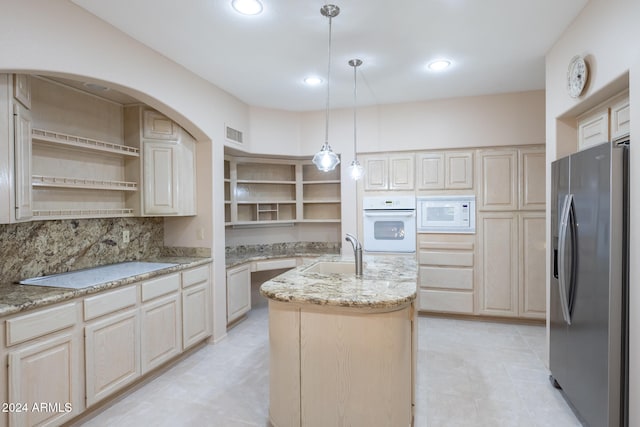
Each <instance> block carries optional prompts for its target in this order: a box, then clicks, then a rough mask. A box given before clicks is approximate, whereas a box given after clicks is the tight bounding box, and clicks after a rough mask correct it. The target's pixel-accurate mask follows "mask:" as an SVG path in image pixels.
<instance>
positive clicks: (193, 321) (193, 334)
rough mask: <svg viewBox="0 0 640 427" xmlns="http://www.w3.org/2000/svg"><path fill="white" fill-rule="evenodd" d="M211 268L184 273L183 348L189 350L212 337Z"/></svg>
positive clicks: (203, 267)
mask: <svg viewBox="0 0 640 427" xmlns="http://www.w3.org/2000/svg"><path fill="white" fill-rule="evenodd" d="M209 274H210V270H209V266H208V265H205V266H202V267H198V268H194V269H192V270H189V271H185V272H183V273H182V348H183V349H187V348H189V347H191V346H192V345H194V344H197V343H199V342H201V341H202V340H203V339H205V338H207V337H208V336H210V335H211V328H212V325H211V298H210V289H211V287H210V286H209V283H210V279H209Z"/></svg>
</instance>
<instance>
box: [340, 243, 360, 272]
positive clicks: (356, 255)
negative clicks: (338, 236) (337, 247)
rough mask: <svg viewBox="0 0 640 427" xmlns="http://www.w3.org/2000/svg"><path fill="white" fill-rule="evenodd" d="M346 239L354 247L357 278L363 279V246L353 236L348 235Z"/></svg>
mask: <svg viewBox="0 0 640 427" xmlns="http://www.w3.org/2000/svg"><path fill="white" fill-rule="evenodd" d="M344 239H345V240H346V241H347V242H349V243H351V246H353V254H354V255H355V257H356V277H362V245H361V244H360V242H359V241H358V239H357V238H356V236H354V235H353V234H349V233H347V236H346V237H345V238H344Z"/></svg>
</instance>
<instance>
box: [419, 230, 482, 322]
mask: <svg viewBox="0 0 640 427" xmlns="http://www.w3.org/2000/svg"><path fill="white" fill-rule="evenodd" d="M474 246H475V236H474V235H473V234H420V235H418V251H419V252H418V262H419V274H418V280H419V300H418V307H419V309H420V310H423V311H437V312H447V313H462V314H473V299H474V298H473V292H474V287H473V276H474Z"/></svg>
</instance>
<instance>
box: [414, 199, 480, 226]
mask: <svg viewBox="0 0 640 427" xmlns="http://www.w3.org/2000/svg"><path fill="white" fill-rule="evenodd" d="M417 209H418V224H417V226H418V227H417V228H418V232H427V233H475V232H476V196H473V195H471V196H425V197H418V199H417Z"/></svg>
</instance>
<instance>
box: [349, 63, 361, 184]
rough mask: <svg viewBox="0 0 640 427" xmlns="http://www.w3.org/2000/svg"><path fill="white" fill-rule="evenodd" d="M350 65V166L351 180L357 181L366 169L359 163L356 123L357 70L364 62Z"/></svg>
mask: <svg viewBox="0 0 640 427" xmlns="http://www.w3.org/2000/svg"><path fill="white" fill-rule="evenodd" d="M349 65H351V66H352V67H353V160H352V161H351V164H350V165H349V175H350V176H351V179H353V180H355V181H357V180H359V179H360V178H362V177H363V176H364V168H363V167H362V165H361V164H360V162H359V161H358V145H357V140H358V138H357V133H356V132H357V121H356V109H357V97H358V86H357V78H356V74H357V69H358V67H359V66H360V65H362V61H361V60H360V59H352V60H351V61H349Z"/></svg>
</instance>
